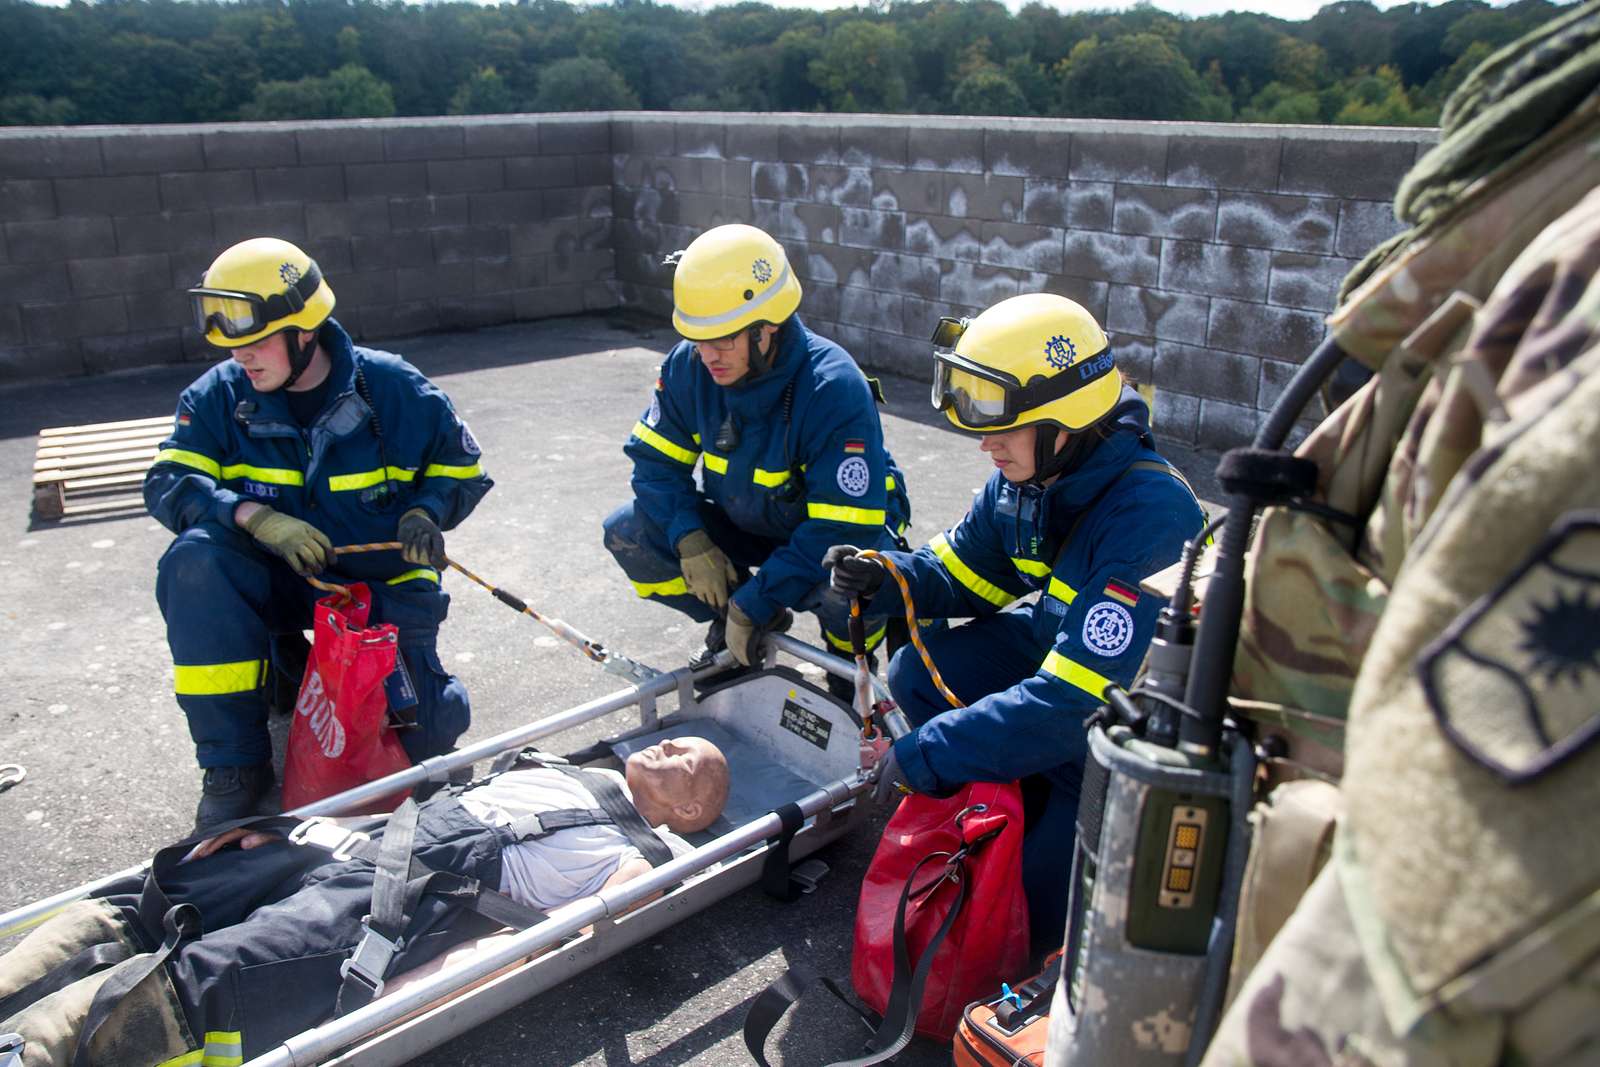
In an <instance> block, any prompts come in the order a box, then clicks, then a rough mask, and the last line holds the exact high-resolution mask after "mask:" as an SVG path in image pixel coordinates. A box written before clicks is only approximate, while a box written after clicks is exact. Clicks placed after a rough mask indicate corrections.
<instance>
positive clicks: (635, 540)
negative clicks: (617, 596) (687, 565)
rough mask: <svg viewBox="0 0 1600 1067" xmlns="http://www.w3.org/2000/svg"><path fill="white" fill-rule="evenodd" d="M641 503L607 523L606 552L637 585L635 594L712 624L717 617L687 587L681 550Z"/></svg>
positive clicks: (619, 511) (617, 513)
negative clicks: (641, 506)
mask: <svg viewBox="0 0 1600 1067" xmlns="http://www.w3.org/2000/svg"><path fill="white" fill-rule="evenodd" d="M636 505H637V501H631V500H630V501H629V502H628V503H626V504H624V505H622V506H621V507H619V508H617V510H615V511H613V512H612V513H611V514H610V515H607V516H606V520H605V536H604V544H605V546H606V550H607V551H608V552H610V553H611V555H612V556H613V557H614V558H615V559H616V561H617V563H618V565H620V566H621V567H622V572H623V573H624V574H626V575H627V576H628V580H629V581H630V582H632V583H633V589H634V592H635V593H636V594H637V595H638V596H640V597H641V598H643V599H645V600H648V601H650V602H651V603H653V604H664V605H666V606H667V607H669V608H672V609H673V610H675V611H681V612H683V613H684V614H685V615H687V616H689V618H691V619H693V620H694V621H696V622H710V621H711V620H712V619H714V618H716V617H717V613H716V612H715V611H713V610H711V608H710V607H709V606H708V605H706V604H705V603H704V602H703V601H701V600H699V599H697V598H696V597H694V596H691V595H690V593H689V590H688V589H687V588H686V587H685V586H684V584H683V571H682V570H681V569H680V568H679V566H678V553H677V550H676V549H675V548H674V547H673V546H672V545H669V544H668V543H667V535H666V532H665V531H664V530H662V529H661V527H659V526H657V525H656V524H655V523H654V522H652V521H651V520H650V518H649V517H648V516H647V515H645V513H644V511H643V509H641V508H639V507H637V506H636Z"/></svg>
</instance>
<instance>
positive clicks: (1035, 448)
mask: <svg viewBox="0 0 1600 1067" xmlns="http://www.w3.org/2000/svg"><path fill="white" fill-rule="evenodd" d="M933 403H934V406H935V407H936V408H939V409H941V410H943V411H944V412H945V415H946V417H947V418H948V419H949V420H950V421H951V423H953V424H954V425H955V426H957V427H958V428H960V429H962V430H967V431H970V432H972V433H976V434H979V435H981V436H980V444H979V447H980V448H981V449H982V450H983V451H984V452H985V453H987V454H988V455H989V456H990V457H991V458H992V459H993V460H994V465H995V468H996V469H995V471H994V473H993V474H992V475H990V477H989V480H988V482H987V483H986V484H985V485H984V487H983V489H982V491H981V492H980V493H979V494H978V496H977V498H976V499H975V500H974V501H973V504H972V507H971V509H970V510H969V511H968V512H967V514H966V515H965V516H964V517H963V518H962V519H961V521H960V522H958V523H957V524H956V525H955V526H954V527H952V528H951V529H950V530H948V531H947V532H945V533H942V534H940V535H939V536H937V537H935V538H934V539H933V540H932V541H931V542H930V543H928V544H927V545H925V546H923V547H922V548H920V549H918V550H917V551H916V552H915V553H902V552H891V553H888V555H889V556H890V558H892V559H893V560H894V562H895V563H896V564H897V565H898V567H899V568H900V571H901V573H902V574H904V575H905V576H906V578H907V579H908V582H909V586H910V590H911V596H912V599H913V601H914V603H915V608H916V612H917V614H918V615H919V616H921V617H924V618H938V619H945V618H971V619H972V621H971V622H968V623H965V624H964V625H961V626H958V627H955V628H952V629H943V630H935V631H931V632H925V635H924V643H925V644H926V646H927V649H928V652H929V655H930V657H931V658H932V660H933V662H934V664H935V665H936V666H937V667H938V668H939V672H940V674H941V675H942V676H943V677H944V679H945V682H946V684H947V685H948V686H949V687H950V689H951V690H952V691H953V692H954V693H955V695H956V696H957V697H959V698H960V699H961V700H962V701H963V702H965V703H966V705H967V706H966V707H964V708H952V707H951V706H950V704H949V702H948V701H946V699H945V698H944V697H943V696H942V695H940V693H939V692H938V690H937V689H936V687H935V685H934V683H933V681H932V679H931V678H930V677H929V674H928V671H927V669H926V668H925V667H924V666H923V663H922V660H921V658H920V657H919V656H918V655H917V651H916V649H915V648H913V647H911V646H906V647H904V648H902V649H901V650H900V651H899V652H898V653H897V654H896V655H895V657H894V659H893V661H892V662H891V664H890V666H889V688H890V690H891V692H892V693H893V694H894V698H895V700H896V701H897V702H898V703H899V705H900V707H901V708H903V709H904V710H905V712H906V714H907V716H908V717H909V718H910V719H911V721H912V723H914V724H915V726H916V729H914V730H913V731H912V732H911V733H909V734H907V735H906V736H905V737H902V738H901V739H900V740H899V741H897V742H895V744H894V745H893V747H892V748H890V749H889V751H888V752H887V753H885V756H884V762H883V764H882V771H881V775H880V778H879V784H878V791H879V796H880V798H884V797H887V796H890V795H892V794H893V791H894V790H895V789H896V788H898V789H899V790H900V791H902V792H910V791H915V792H919V793H927V794H931V795H935V796H943V795H949V794H950V793H953V792H955V791H956V790H957V789H958V788H959V787H961V786H962V785H965V784H967V783H969V782H975V781H978V782H1006V781H1011V780H1012V779H1021V780H1022V785H1023V797H1024V803H1025V806H1026V810H1027V816H1028V818H1027V823H1028V827H1027V833H1026V836H1025V838H1024V843H1023V886H1024V889H1025V890H1026V892H1027V896H1028V907H1029V912H1030V915H1029V918H1030V923H1031V926H1030V928H1031V931H1032V937H1033V941H1034V944H1035V945H1036V946H1059V945H1060V943H1061V935H1062V930H1063V928H1064V925H1065V922H1066V910H1067V891H1068V887H1067V883H1068V881H1069V879H1068V877H1067V868H1068V865H1069V863H1070V856H1071V849H1070V845H1071V843H1072V840H1073V834H1074V823H1075V819H1076V817H1077V808H1078V793H1079V787H1080V783H1081V778H1082V773H1083V763H1084V757H1085V749H1086V742H1085V734H1084V718H1085V716H1087V715H1088V714H1089V713H1090V712H1092V711H1093V710H1094V709H1095V708H1097V707H1098V706H1099V705H1100V704H1101V703H1103V701H1102V699H1101V694H1102V693H1103V692H1104V690H1105V688H1106V686H1108V685H1110V684H1111V683H1112V682H1116V683H1117V684H1119V685H1124V686H1126V685H1128V684H1129V683H1130V682H1132V680H1133V675H1134V672H1135V671H1136V670H1137V669H1138V666H1139V663H1140V661H1141V660H1142V659H1143V657H1144V653H1145V648H1146V646H1147V645H1148V644H1149V642H1150V638H1151V635H1152V632H1153V630H1154V627H1155V620H1156V613H1157V611H1158V609H1159V607H1160V605H1159V604H1158V603H1157V598H1155V597H1151V596H1144V595H1141V594H1140V591H1139V582H1140V581H1141V580H1142V579H1143V578H1145V577H1146V576H1148V575H1150V574H1152V573H1154V572H1156V571H1159V570H1161V569H1162V568H1164V567H1167V566H1169V565H1170V564H1172V563H1174V562H1176V561H1177V559H1178V557H1179V555H1180V554H1181V552H1182V550H1183V544H1184V541H1185V540H1186V539H1188V538H1190V537H1193V536H1195V535H1196V534H1197V533H1198V532H1199V531H1200V529H1201V526H1202V524H1203V522H1204V517H1203V513H1202V512H1201V509H1200V506H1199V504H1198V502H1197V501H1196V500H1195V497H1194V494H1193V493H1192V492H1191V491H1190V489H1189V487H1188V485H1187V483H1185V482H1184V480H1183V478H1182V476H1181V475H1179V474H1178V473H1177V471H1176V470H1175V469H1174V468H1173V467H1172V466H1171V465H1170V464H1168V463H1167V461H1166V460H1164V459H1163V458H1162V457H1161V456H1160V455H1159V454H1158V453H1157V452H1156V450H1155V447H1154V442H1153V441H1152V439H1151V435H1150V422H1149V410H1148V408H1147V407H1146V405H1145V403H1144V401H1143V400H1141V399H1140V398H1139V396H1138V394H1137V393H1136V392H1134V391H1133V390H1132V389H1131V388H1126V387H1124V384H1123V380H1122V375H1121V373H1120V372H1119V371H1118V370H1117V368H1116V363H1115V360H1114V358H1113V356H1112V352H1111V349H1110V348H1109V347H1108V343H1107V340H1106V336H1105V334H1104V333H1103V332H1102V331H1101V329H1100V326H1099V324H1098V323H1096V322H1095V320H1094V318H1093V316H1091V315H1090V314H1089V313H1088V312H1087V311H1085V310H1084V309H1083V308H1082V307H1080V306H1079V305H1078V304H1076V303H1074V302H1073V301H1071V300H1068V299H1066V298H1065V297H1060V296H1054V295H1050V294H1046V293H1038V294H1030V295H1024V296H1017V297H1012V298H1011V299H1009V300H1004V301H1001V302H1000V303H998V304H996V305H994V306H993V307H991V308H989V309H988V310H987V311H985V312H983V313H982V314H981V315H979V316H978V317H977V318H975V319H973V320H972V321H971V322H970V323H968V322H966V321H964V320H963V321H959V322H958V321H956V320H954V319H941V320H940V323H939V327H938V329H937V331H936V332H935V334H934V389H933ZM857 553H858V549H857V548H855V547H854V546H850V545H839V546H836V547H834V548H832V549H830V550H829V551H828V554H827V557H826V559H825V560H824V563H825V564H826V565H828V566H830V567H832V568H833V576H832V587H833V589H834V591H835V592H836V593H839V594H842V595H843V596H844V597H853V596H860V597H862V598H863V599H864V600H865V601H866V603H865V604H864V605H863V610H870V611H871V612H872V613H873V614H875V615H881V614H884V613H887V612H899V611H901V610H903V608H902V601H901V595H900V590H899V588H898V586H897V585H896V583H894V582H885V581H884V577H885V570H884V566H883V564H882V563H880V562H878V561H876V560H870V559H865V558H862V557H861V556H859V555H858V554H857ZM1033 592H1038V593H1039V594H1040V595H1039V598H1038V600H1037V602H1035V603H1032V604H1023V605H1019V606H1017V607H1015V608H1013V609H1012V610H1009V611H1006V610H1002V609H1004V608H1006V607H1007V606H1008V605H1010V604H1012V603H1013V602H1014V601H1016V600H1018V599H1019V598H1021V597H1025V596H1027V595H1028V594H1029V593H1033Z"/></svg>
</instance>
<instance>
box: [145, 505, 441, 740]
mask: <svg viewBox="0 0 1600 1067" xmlns="http://www.w3.org/2000/svg"><path fill="white" fill-rule="evenodd" d="M327 577H328V578H329V579H330V580H333V581H341V582H342V581H347V580H348V579H340V578H338V577H336V576H334V575H328V576H327ZM371 584H372V597H373V605H372V615H371V620H370V621H371V623H372V624H373V625H377V624H379V623H385V622H391V623H394V624H395V625H396V626H397V627H399V630H400V654H401V657H402V658H403V659H404V661H405V664H406V667H407V669H408V671H409V673H410V675H411V680H412V684H413V686H414V688H415V690H416V694H417V707H416V722H417V726H416V728H415V729H410V730H404V731H402V732H401V734H400V739H401V741H402V743H403V744H404V745H405V748H406V752H407V754H409V755H410V756H411V758H412V760H413V761H420V760H423V759H426V758H427V757H429V756H436V755H439V754H440V753H442V752H446V751H448V750H449V749H450V746H451V745H453V744H454V743H455V740H456V738H458V737H460V736H461V734H462V733H464V732H465V731H466V728H467V723H468V720H469V719H470V717H471V712H470V709H469V707H468V703H467V691H466V687H465V686H463V685H462V684H461V682H460V681H459V680H458V679H456V678H455V677H454V676H453V675H451V674H450V673H449V672H447V671H446V670H445V669H444V665H443V664H442V663H441V662H440V661H439V653H438V650H437V647H436V645H437V640H438V633H439V624H440V623H441V622H442V621H443V620H444V617H445V615H446V614H447V613H448V611H449V608H450V597H449V595H448V594H446V593H445V592H444V591H442V590H441V589H440V588H439V587H438V585H437V584H436V583H433V582H430V581H428V580H426V579H413V580H411V581H408V582H405V583H404V584H401V585H394V586H390V585H385V584H384V583H382V582H375V583H371ZM325 595H327V594H325V593H322V592H320V591H319V590H317V589H315V588H313V587H312V586H311V585H310V583H308V582H307V581H305V579H303V578H300V577H298V576H296V575H295V573H294V572H293V571H291V570H290V569H289V567H288V565H287V564H285V563H284V562H283V561H281V560H279V559H278V558H277V557H275V556H272V555H270V554H268V553H266V552H264V551H262V550H261V548H260V547H259V546H258V545H256V543H255V541H254V540H253V539H252V538H251V537H250V536H249V535H248V534H245V533H243V532H242V531H238V530H231V529H228V528H227V527H224V526H223V525H222V524H220V523H217V522H211V521H206V522H201V523H197V524H196V525H194V526H191V527H190V528H189V529H187V530H185V531H184V532H183V533H182V534H180V535H179V536H178V537H177V539H175V540H174V541H173V542H172V544H171V545H170V546H169V547H168V548H167V551H166V553H165V554H164V555H163V556H162V557H161V562H160V563H159V564H158V565H157V568H156V601H157V602H158V603H159V604H160V605H161V614H162V616H163V617H165V619H166V621H167V643H168V645H169V646H170V647H171V649H172V662H173V665H174V669H173V674H174V689H175V691H176V694H177V699H178V706H179V707H181V708H182V709H183V712H184V714H185V715H186V716H187V717H188V719H189V732H190V734H191V736H192V737H193V738H194V743H195V750H196V755H197V758H198V760H199V763H200V766H201V767H243V766H250V765H252V764H260V763H268V762H270V761H271V759H272V742H271V739H270V738H269V736H268V734H267V692H266V689H265V688H264V686H265V684H266V682H267V671H268V669H269V666H268V664H269V653H268V650H269V647H270V643H271V639H272V635H274V634H287V633H292V632H297V631H299V630H302V629H306V628H309V627H310V624H311V607H312V605H313V604H314V603H315V602H316V600H317V599H318V598H319V597H322V596H325ZM298 681H299V680H298V679H296V682H298Z"/></svg>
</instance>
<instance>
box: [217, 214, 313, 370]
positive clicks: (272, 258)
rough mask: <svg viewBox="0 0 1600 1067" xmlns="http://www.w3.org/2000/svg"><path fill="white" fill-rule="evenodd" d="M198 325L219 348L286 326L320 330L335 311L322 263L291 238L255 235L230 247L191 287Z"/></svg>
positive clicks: (248, 341)
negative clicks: (306, 252) (198, 282)
mask: <svg viewBox="0 0 1600 1067" xmlns="http://www.w3.org/2000/svg"><path fill="white" fill-rule="evenodd" d="M189 300H190V303H191V304H192V306H193V308H194V317H195V325H196V326H198V327H199V328H200V332H201V333H203V334H205V338H206V342H207V343H208V344H212V345H215V346H216V347H218V348H243V347H244V346H245V345H249V344H254V343H255V342H257V341H259V340H261V339H262V338H263V337H270V336H271V335H273V334H275V333H282V332H283V331H284V330H315V329H316V328H317V327H319V326H321V325H322V324H323V322H324V321H326V319H327V318H328V316H329V315H331V314H332V313H333V290H332V289H330V288H329V287H328V283H327V282H326V281H325V280H324V279H323V277H322V271H321V270H319V269H318V268H317V264H316V261H315V260H313V259H312V258H311V257H310V256H308V255H306V254H305V253H304V252H302V251H301V250H300V249H299V248H297V247H296V246H294V245H292V244H290V243H289V242H288V241H282V240H279V239H278V238H276V237H252V238H250V239H249V240H248V241H240V242H239V243H238V244H236V245H234V246H233V247H232V248H229V249H227V250H226V251H225V252H223V253H222V254H221V255H220V256H218V257H217V258H216V259H215V260H213V261H212V263H211V266H210V268H209V269H208V270H207V271H206V273H205V277H203V278H201V279H200V284H199V285H197V286H195V287H194V288H193V289H190V290H189Z"/></svg>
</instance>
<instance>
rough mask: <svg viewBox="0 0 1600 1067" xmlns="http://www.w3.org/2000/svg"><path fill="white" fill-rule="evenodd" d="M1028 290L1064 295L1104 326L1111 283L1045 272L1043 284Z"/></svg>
mask: <svg viewBox="0 0 1600 1067" xmlns="http://www.w3.org/2000/svg"><path fill="white" fill-rule="evenodd" d="M1028 291H1030V292H1043V293H1055V294H1056V295H1057V296H1064V297H1066V298H1067V299H1068V300H1072V301H1075V302H1077V303H1079V304H1081V305H1083V309H1084V310H1085V311H1087V312H1088V313H1089V314H1091V315H1093V316H1094V321H1096V322H1098V323H1100V324H1101V325H1102V326H1105V321H1106V305H1107V303H1108V302H1109V300H1110V298H1111V285H1110V283H1108V282H1097V281H1091V280H1090V279H1088V278H1074V277H1071V276H1070V275H1066V274H1047V275H1045V276H1044V281H1043V284H1041V285H1039V286H1038V287H1037V288H1036V289H1033V290H1028ZM1107 329H1109V327H1107Z"/></svg>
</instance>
